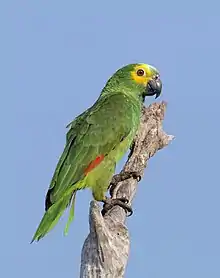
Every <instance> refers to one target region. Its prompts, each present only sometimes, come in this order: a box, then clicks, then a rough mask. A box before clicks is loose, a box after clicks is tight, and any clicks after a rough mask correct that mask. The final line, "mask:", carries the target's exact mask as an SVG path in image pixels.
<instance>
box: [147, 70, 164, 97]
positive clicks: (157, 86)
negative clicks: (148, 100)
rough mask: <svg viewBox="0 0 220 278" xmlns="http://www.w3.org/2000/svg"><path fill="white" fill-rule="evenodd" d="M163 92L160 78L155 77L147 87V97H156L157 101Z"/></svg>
mask: <svg viewBox="0 0 220 278" xmlns="http://www.w3.org/2000/svg"><path fill="white" fill-rule="evenodd" d="M161 91H162V82H161V80H160V76H159V75H156V76H154V77H153V78H152V79H151V80H150V81H149V82H148V83H147V87H146V92H145V95H146V96H154V95H156V96H155V99H156V98H158V97H159V95H160V94H161Z"/></svg>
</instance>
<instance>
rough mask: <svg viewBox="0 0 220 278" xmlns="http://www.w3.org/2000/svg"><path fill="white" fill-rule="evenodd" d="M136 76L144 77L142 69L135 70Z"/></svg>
mask: <svg viewBox="0 0 220 278" xmlns="http://www.w3.org/2000/svg"><path fill="white" fill-rule="evenodd" d="M137 75H138V76H144V75H145V71H144V70H143V69H139V70H137Z"/></svg>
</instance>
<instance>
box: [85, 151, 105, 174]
mask: <svg viewBox="0 0 220 278" xmlns="http://www.w3.org/2000/svg"><path fill="white" fill-rule="evenodd" d="M104 157H105V156H104V154H101V155H99V156H97V157H96V158H95V159H94V160H93V161H92V162H90V163H89V166H88V167H87V168H86V170H85V171H84V173H85V175H87V174H88V173H89V172H91V171H92V170H93V169H94V168H95V167H97V166H98V165H99V164H100V163H101V162H102V160H103V159H104Z"/></svg>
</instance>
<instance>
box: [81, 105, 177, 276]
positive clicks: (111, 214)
mask: <svg viewBox="0 0 220 278" xmlns="http://www.w3.org/2000/svg"><path fill="white" fill-rule="evenodd" d="M165 109H166V103H164V102H162V103H154V104H152V105H150V106H149V107H148V108H144V109H143V114H142V120H141V125H140V129H139V132H138V134H137V136H136V138H135V142H134V146H133V147H132V150H131V153H130V155H129V158H128V160H127V162H126V164H125V166H124V168H123V170H122V171H128V172H130V171H138V172H139V173H140V175H141V177H143V174H144V168H145V167H146V166H147V162H148V160H149V158H150V157H152V156H153V155H154V154H155V153H156V152H157V151H158V150H160V149H162V148H163V147H165V146H167V145H168V144H169V142H170V141H171V140H172V139H173V136H172V135H167V134H166V133H165V132H164V131H163V129H162V121H163V118H164V113H165ZM136 190H137V180H135V179H134V178H130V179H128V180H125V181H123V182H120V183H119V184H118V185H117V188H115V190H114V197H118V198H120V197H126V198H127V199H128V200H129V201H130V203H131V202H132V200H133V198H134V196H135V193H136ZM125 220H126V214H125V211H124V209H122V208H121V207H119V206H115V207H113V208H112V209H111V210H110V211H108V212H107V213H106V214H105V216H104V217H103V216H102V214H101V211H100V207H99V205H98V203H97V202H95V201H92V202H91V204H90V213H89V225H90V233H89V235H88V237H87V238H86V240H85V242H84V245H83V249H82V254H81V269H80V278H99V277H101V278H122V277H123V276H124V273H125V268H126V264H127V260H128V255H129V247H130V240H129V233H128V229H127V227H126V226H125Z"/></svg>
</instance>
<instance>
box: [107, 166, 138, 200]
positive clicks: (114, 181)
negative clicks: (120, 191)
mask: <svg viewBox="0 0 220 278" xmlns="http://www.w3.org/2000/svg"><path fill="white" fill-rule="evenodd" d="M130 178H133V179H136V180H137V181H138V182H139V181H140V180H141V175H140V173H139V172H137V171H136V172H135V171H134V172H121V173H120V174H116V175H114V176H113V177H112V180H111V182H110V185H109V187H110V189H109V192H110V195H111V196H112V197H113V195H114V191H115V189H116V187H117V185H118V183H119V182H121V181H124V180H127V179H130Z"/></svg>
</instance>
